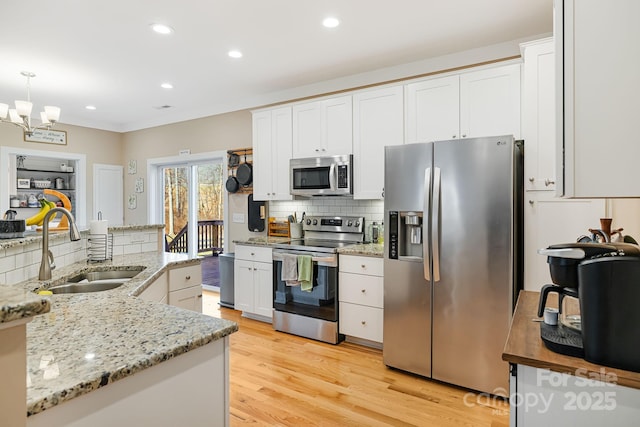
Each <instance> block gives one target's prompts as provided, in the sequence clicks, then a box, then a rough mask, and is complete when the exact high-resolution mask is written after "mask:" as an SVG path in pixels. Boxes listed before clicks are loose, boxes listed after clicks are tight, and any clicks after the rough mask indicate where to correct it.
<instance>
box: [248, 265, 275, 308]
mask: <svg viewBox="0 0 640 427" xmlns="http://www.w3.org/2000/svg"><path fill="white" fill-rule="evenodd" d="M253 268H254V271H253V281H254V304H255V306H254V310H253V313H255V314H258V315H260V316H264V317H268V318H269V319H271V318H272V317H273V284H272V283H273V277H272V272H273V266H272V264H270V263H264V262H256V263H254V264H253Z"/></svg>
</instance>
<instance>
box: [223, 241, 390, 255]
mask: <svg viewBox="0 0 640 427" xmlns="http://www.w3.org/2000/svg"><path fill="white" fill-rule="evenodd" d="M290 240H291V238H289V237H274V236H264V237H252V238H250V239H248V240H234V241H233V243H235V244H236V245H249V246H272V245H276V244H278V243H287V242H289V241H290ZM338 253H339V254H342V255H363V256H373V257H380V258H382V256H383V255H384V245H383V244H381V243H356V244H353V245H348V246H344V247H342V248H339V249H338Z"/></svg>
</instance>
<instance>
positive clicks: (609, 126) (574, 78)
mask: <svg viewBox="0 0 640 427" xmlns="http://www.w3.org/2000/svg"><path fill="white" fill-rule="evenodd" d="M638 16H640V2H638V1H633V0H611V1H608V2H606V4H605V3H603V2H602V1H597V0H579V1H578V0H556V4H555V21H554V22H555V28H554V33H555V38H556V67H557V68H556V69H557V72H558V74H557V76H558V77H557V81H558V84H559V85H560V86H559V88H561V90H558V92H557V93H558V96H557V102H558V104H557V105H558V108H557V117H558V123H559V124H561V126H558V144H557V145H558V160H557V167H558V170H559V171H563V172H564V173H561V172H559V173H558V184H562V185H559V193H561V194H562V195H564V196H567V197H640V185H638V182H639V181H640V168H639V167H638V159H639V158H640V144H638V136H637V131H636V129H635V126H636V124H637V116H638V112H639V111H640V78H639V76H640V49H638V47H637V40H640V26H638V25H637V22H636V21H637V18H638ZM563 166H564V169H562V168H563ZM560 179H562V181H560Z"/></svg>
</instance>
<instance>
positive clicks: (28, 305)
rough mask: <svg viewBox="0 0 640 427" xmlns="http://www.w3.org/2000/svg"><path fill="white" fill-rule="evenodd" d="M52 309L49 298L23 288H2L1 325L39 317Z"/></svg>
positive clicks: (0, 300) (0, 295) (0, 297)
mask: <svg viewBox="0 0 640 427" xmlns="http://www.w3.org/2000/svg"><path fill="white" fill-rule="evenodd" d="M50 309H51V304H50V302H49V299H48V298H45V297H41V296H39V295H36V294H34V293H33V292H29V291H27V290H25V289H23V288H19V287H14V286H0V324H2V323H9V322H12V321H14V320H19V319H24V318H28V317H33V316H37V315H38V314H43V313H47V312H48V311H49V310H50Z"/></svg>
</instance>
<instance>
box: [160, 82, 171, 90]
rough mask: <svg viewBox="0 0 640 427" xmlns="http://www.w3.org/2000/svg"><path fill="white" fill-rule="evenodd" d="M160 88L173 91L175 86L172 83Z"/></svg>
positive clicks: (162, 85)
mask: <svg viewBox="0 0 640 427" xmlns="http://www.w3.org/2000/svg"><path fill="white" fill-rule="evenodd" d="M160 87H161V88H162V89H173V85H172V84H171V83H162V84H161V85H160Z"/></svg>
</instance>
